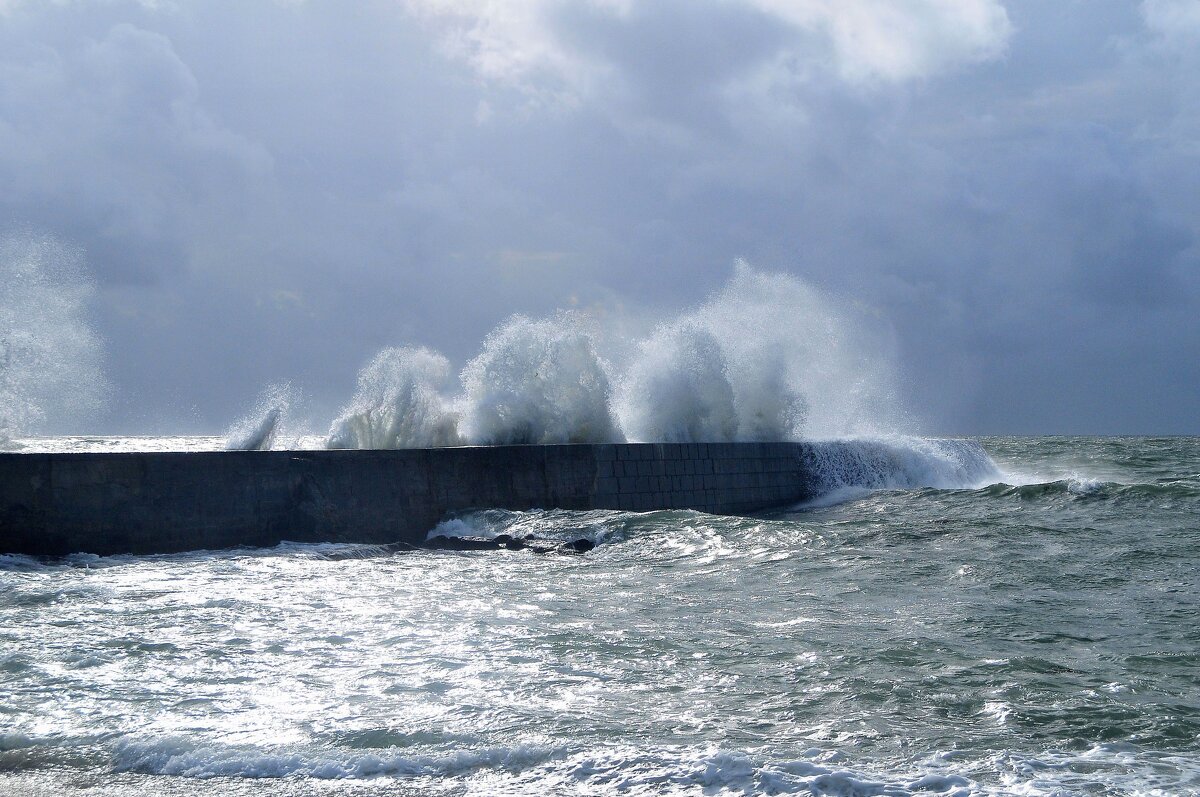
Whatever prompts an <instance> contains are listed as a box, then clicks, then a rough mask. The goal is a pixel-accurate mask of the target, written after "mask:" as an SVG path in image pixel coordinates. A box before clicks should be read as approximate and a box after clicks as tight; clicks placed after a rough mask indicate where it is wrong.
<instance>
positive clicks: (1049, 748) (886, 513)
mask: <svg viewBox="0 0 1200 797" xmlns="http://www.w3.org/2000/svg"><path fill="white" fill-rule="evenodd" d="M77 444H78V443H77ZM210 444H211V443H210ZM983 444H984V446H985V447H986V449H987V450H988V452H989V453H991V455H992V456H993V457H994V458H995V460H996V462H997V463H998V465H999V469H1000V471H1001V472H1002V473H1003V474H1004V475H1003V477H1002V478H1001V480H1000V483H997V484H991V485H987V486H984V487H982V488H971V489H966V488H964V489H934V488H919V489H908V490H888V491H877V492H870V493H865V494H857V495H856V494H855V493H854V492H852V491H850V492H847V491H843V492H842V493H840V497H841V498H842V499H844V500H842V502H840V503H831V502H829V501H826V502H820V503H822V504H825V505H816V506H811V507H808V508H797V509H794V510H791V511H788V512H784V513H781V514H776V515H772V516H769V517H760V518H723V517H713V516H708V515H702V514H698V513H692V512H651V513H643V514H635V513H618V512H592V513H567V512H535V513H502V512H489V513H481V514H477V515H471V516H467V517H464V518H459V519H457V520H456V521H455V522H454V523H453V524H451V525H452V526H453V527H454V528H457V529H460V530H461V529H464V528H465V529H467V530H470V531H472V532H474V533H499V532H501V531H508V532H512V531H514V530H515V531H517V532H523V531H529V530H536V531H537V533H538V534H539V535H543V536H550V537H553V536H560V537H562V538H563V539H568V538H575V537H578V536H580V535H581V534H586V535H587V536H590V537H591V538H593V539H595V540H597V541H598V542H600V543H601V544H600V545H599V546H598V547H597V548H596V549H595V550H593V551H591V552H589V553H587V554H586V555H582V556H550V555H536V554H532V553H529V552H528V551H523V552H522V551H489V552H471V553H461V552H418V553H400V554H394V553H384V552H382V551H380V550H378V549H374V548H371V547H365V546H299V545H284V546H280V547H278V548H274V549H269V550H240V551H227V552H216V553H214V552H206V553H194V554H186V555H178V556H162V557H143V558H134V557H128V558H123V557H114V558H107V559H97V558H94V557H86V556H78V557H74V558H72V559H70V560H68V561H60V562H53V563H46V562H36V561H33V560H29V559H25V558H22V557H11V556H10V557H0V794H5V795H7V794H12V795H43V794H44V795H51V794H54V795H58V794H72V795H73V794H94V795H100V794H103V795H135V794H136V795H144V794H189V795H190V794H205V795H208V794H237V795H249V794H255V795H260V794H269V795H275V794H288V795H290V794H305V795H309V794H311V795H343V794H344V795H379V794H505V793H509V794H631V795H640V794H697V795H698V794H724V793H733V794H759V793H762V794H780V793H802V794H820V795H906V794H958V795H966V794H1026V795H1072V794H1088V795H1102V794H1103V795H1116V794H1131V795H1132V794H1143V795H1151V794H1161V795H1181V794H1200V598H1198V597H1197V596H1198V592H1200V590H1198V587H1200V576H1198V570H1200V440H1197V439H1194V438H1192V439H1188V438H1167V439H1148V438H1104V439H1098V438H1048V439H1047V438H1041V439H1015V438H995V439H987V440H984V441H983ZM61 445H62V446H65V447H70V446H71V445H73V444H71V443H69V442H62V443H61ZM89 445H95V443H92V444H89ZM130 445H132V443H131V444H130ZM138 445H139V447H143V448H144V447H151V448H153V447H154V446H155V445H159V446H166V447H181V446H182V445H183V444H182V443H179V442H175V443H169V442H164V441H159V442H158V443H151V442H145V441H143V442H142V443H140V444H138ZM196 445H197V446H200V447H203V446H204V445H209V444H201V443H196Z"/></svg>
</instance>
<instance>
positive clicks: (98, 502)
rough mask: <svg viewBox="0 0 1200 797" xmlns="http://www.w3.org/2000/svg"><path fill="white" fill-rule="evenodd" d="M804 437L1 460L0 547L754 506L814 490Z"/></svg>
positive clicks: (270, 541) (301, 536) (60, 551)
mask: <svg viewBox="0 0 1200 797" xmlns="http://www.w3.org/2000/svg"><path fill="white" fill-rule="evenodd" d="M813 457H814V448H813V446H812V444H806V443H617V444H598V445H582V444H581V445H548V446H532V445H526V446H486V447H461V448H425V449H404V450H333V451H203V452H117V453H66V454H63V453H59V454H49V453H10V454H0V553H21V554H30V555H47V556H57V555H65V554H69V553H80V552H84V553H95V554H101V555H109V554H121V553H130V554H150V553H172V552H178V551H187V550H199V549H219V548H229V547H234V546H239V545H248V546H269V545H275V544H278V543H279V542H281V541H283V540H293V541H298V542H358V543H395V542H400V543H408V544H413V545H419V544H422V543H423V542H424V541H425V536H426V534H427V533H428V532H429V530H430V529H432V528H433V527H434V526H435V525H436V524H437V523H438V521H439V520H441V519H442V518H444V517H445V516H446V515H447V514H450V513H453V512H459V511H463V510H467V509H474V508H501V509H518V510H519V509H534V508H558V509H617V510H633V511H644V510H653V509H696V510H700V511H704V512H710V513H713V514H742V513H751V512H756V511H760V510H764V509H769V508H771V507H775V506H781V505H786V504H790V503H796V502H799V501H802V500H805V499H807V498H809V497H811V495H812V494H813V492H814V484H813V478H812V474H811V468H810V465H809V464H806V463H811V461H812V459H813Z"/></svg>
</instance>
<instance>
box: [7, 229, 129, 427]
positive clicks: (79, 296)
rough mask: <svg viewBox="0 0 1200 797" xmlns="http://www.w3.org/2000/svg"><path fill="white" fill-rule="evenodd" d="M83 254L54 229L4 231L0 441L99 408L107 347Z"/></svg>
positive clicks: (104, 389)
mask: <svg viewBox="0 0 1200 797" xmlns="http://www.w3.org/2000/svg"><path fill="white" fill-rule="evenodd" d="M94 294H95V287H94V284H93V283H92V281H91V279H90V278H89V277H88V274H87V270H86V268H85V266H84V259H83V255H82V253H81V252H80V251H79V250H77V249H73V248H71V247H69V246H66V245H64V244H62V243H61V242H59V241H57V240H56V239H54V238H52V237H49V236H34V235H30V234H11V235H6V236H4V237H3V238H0V448H4V447H13V446H14V445H15V440H14V438H17V437H20V436H22V435H27V434H32V433H37V432H40V431H43V430H44V428H45V427H46V426H47V425H48V424H55V425H63V424H68V423H72V422H77V421H78V420H79V419H80V418H82V417H84V416H85V415H87V414H89V413H93V412H95V411H96V410H98V409H99V408H100V407H101V406H102V405H103V403H104V400H105V398H106V396H107V393H108V381H107V380H106V379H105V376H104V371H103V368H102V364H103V346H102V345H101V342H100V338H99V336H98V335H97V334H96V333H95V332H94V331H93V329H92V327H91V326H90V325H89V324H88V321H87V308H88V305H89V303H90V302H91V300H92V298H93V296H94Z"/></svg>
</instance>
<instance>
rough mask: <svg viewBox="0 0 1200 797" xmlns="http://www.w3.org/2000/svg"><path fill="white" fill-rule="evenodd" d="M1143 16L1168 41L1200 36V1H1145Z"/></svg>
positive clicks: (1147, 23) (1147, 24) (1149, 26)
mask: <svg viewBox="0 0 1200 797" xmlns="http://www.w3.org/2000/svg"><path fill="white" fill-rule="evenodd" d="M1142 15H1143V17H1144V18H1145V20H1146V26H1147V27H1148V28H1150V29H1151V30H1152V31H1154V32H1156V33H1159V34H1161V35H1163V36H1164V37H1166V38H1167V39H1175V38H1180V37H1192V36H1200V0H1144V2H1143V3H1142Z"/></svg>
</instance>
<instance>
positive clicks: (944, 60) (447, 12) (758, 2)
mask: <svg viewBox="0 0 1200 797" xmlns="http://www.w3.org/2000/svg"><path fill="white" fill-rule="evenodd" d="M408 7H409V9H410V10H412V11H414V12H415V13H417V14H419V15H420V16H422V17H424V18H427V19H431V20H436V21H438V22H439V23H441V34H442V36H443V43H444V46H445V48H446V51H447V52H448V53H450V54H452V55H453V56H456V57H458V58H461V59H463V60H465V61H467V62H468V63H470V64H471V66H472V67H473V68H474V69H475V70H477V72H478V73H479V75H480V76H481V77H483V78H484V79H485V80H489V81H501V82H505V83H515V84H519V85H521V86H522V87H523V88H526V89H534V90H536V89H538V88H542V89H544V88H545V85H544V81H547V80H549V81H552V82H553V83H556V84H557V87H558V89H559V96H560V97H568V98H571V99H577V98H578V97H579V96H580V95H581V94H586V93H587V91H588V89H589V87H591V86H594V85H596V84H597V83H599V82H601V81H603V80H605V79H606V78H608V77H610V76H611V74H612V73H613V71H614V70H616V69H618V68H619V65H618V64H614V63H612V62H611V61H606V60H605V59H603V58H601V57H597V56H596V55H595V52H594V51H585V50H583V49H581V48H579V47H577V46H573V45H572V42H570V41H567V40H566V37H565V35H564V33H565V32H564V31H563V30H562V25H561V17H562V16H563V15H565V14H566V13H567V12H568V11H571V12H576V13H578V12H579V11H580V10H584V11H587V12H589V13H591V14H594V15H597V17H599V18H601V19H604V18H607V20H608V21H616V22H618V23H622V22H632V21H633V20H634V19H635V18H636V17H637V15H638V14H639V13H641V12H648V11H650V10H651V9H652V8H653V5H652V4H650V3H648V2H647V1H646V0H641V1H640V2H639V0H577V2H568V0H518V1H512V2H495V1H494V0H408ZM737 9H740V10H741V13H743V14H744V15H747V16H750V15H762V16H765V17H766V18H768V19H771V20H774V22H776V23H782V24H783V25H784V26H785V28H786V29H788V30H790V35H789V36H787V37H785V38H784V39H783V40H782V41H781V42H778V43H777V44H776V46H775V47H774V49H772V50H770V51H765V52H762V53H761V54H760V57H759V61H760V62H762V63H770V62H775V63H780V62H784V63H788V64H790V65H791V66H792V68H793V69H795V68H803V69H807V68H808V67H809V66H811V65H812V64H813V63H814V61H816V62H818V65H819V66H821V67H823V68H824V69H826V70H828V71H832V72H833V73H835V74H837V75H839V76H840V77H841V78H842V79H844V80H846V81H848V82H851V83H874V82H885V83H886V82H899V81H906V80H912V79H919V78H925V77H930V76H932V75H935V74H937V73H938V72H940V71H943V70H949V69H954V68H956V67H959V66H962V65H964V64H973V63H978V62H981V61H986V60H989V59H993V58H995V57H997V56H999V55H1000V54H1002V53H1003V52H1004V49H1005V47H1006V45H1007V42H1008V39H1009V36H1010V35H1011V33H1012V25H1011V23H1010V22H1009V19H1008V14H1007V12H1006V11H1005V9H1004V7H1003V5H1001V4H1000V2H999V1H998V0H902V2H896V1H895V0H731V2H724V3H718V2H713V3H707V4H705V3H697V4H695V5H691V6H688V7H687V13H688V14H689V15H697V16H704V15H706V14H711V15H713V20H714V23H713V24H714V25H719V24H720V20H722V19H727V18H728V17H727V15H728V14H729V13H730V12H731V10H737ZM718 15H720V16H718ZM683 35H686V33H684V34H683ZM588 37H589V31H587V30H578V31H574V36H573V38H574V40H575V41H576V42H577V41H580V40H582V41H586V40H587V39H588Z"/></svg>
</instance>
